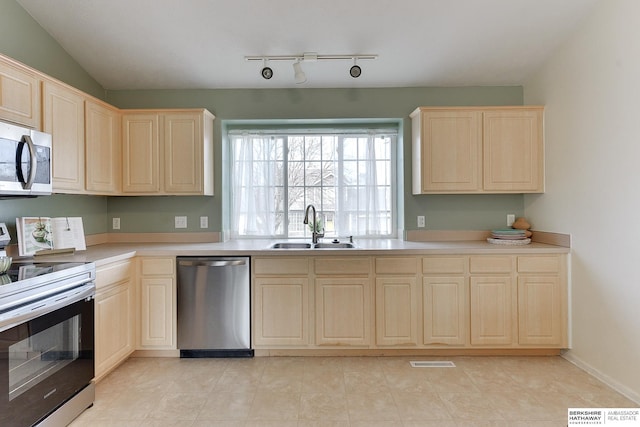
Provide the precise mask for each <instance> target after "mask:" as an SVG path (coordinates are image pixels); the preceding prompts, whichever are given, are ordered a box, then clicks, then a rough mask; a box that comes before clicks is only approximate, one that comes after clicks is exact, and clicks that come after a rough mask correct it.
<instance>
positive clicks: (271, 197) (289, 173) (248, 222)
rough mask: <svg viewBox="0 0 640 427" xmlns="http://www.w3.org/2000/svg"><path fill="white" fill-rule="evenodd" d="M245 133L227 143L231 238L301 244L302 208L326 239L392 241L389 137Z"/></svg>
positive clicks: (305, 229)
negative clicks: (319, 221)
mask: <svg viewBox="0 0 640 427" xmlns="http://www.w3.org/2000/svg"><path fill="white" fill-rule="evenodd" d="M252 132H253V133H254V134H253V135H251V136H239V135H234V136H230V137H229V140H230V141H231V144H232V146H231V150H230V152H231V155H232V159H231V160H232V161H231V166H230V168H231V183H232V189H231V193H232V194H231V199H232V200H231V201H232V203H231V205H232V206H231V207H230V218H231V227H232V233H233V234H234V235H235V236H248V237H250V236H284V237H292V238H295V237H299V238H303V237H304V238H308V237H309V235H310V230H309V229H308V227H307V226H306V225H304V224H302V221H303V218H304V211H305V208H306V206H307V205H309V204H312V205H314V206H315V208H316V211H317V215H318V217H321V218H323V219H324V228H325V235H326V237H331V236H345V235H353V236H356V237H359V236H360V237H361V236H372V235H376V236H377V235H388V236H393V235H394V233H395V231H394V227H393V225H392V224H393V222H394V213H393V208H394V202H393V198H394V193H395V190H394V188H393V185H394V179H393V177H392V175H391V174H392V171H393V167H392V161H393V153H394V148H393V141H395V139H394V138H393V137H389V136H386V135H385V136H375V135H368V134H363V135H346V136H345V135H313V134H304V135H282V136H271V135H269V136H266V137H260V136H255V131H252ZM285 153H286V154H285Z"/></svg>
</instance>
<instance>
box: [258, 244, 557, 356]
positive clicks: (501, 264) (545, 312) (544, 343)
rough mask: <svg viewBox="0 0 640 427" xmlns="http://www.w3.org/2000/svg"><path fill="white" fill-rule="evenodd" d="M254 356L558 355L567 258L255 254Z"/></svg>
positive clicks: (533, 256) (555, 255)
mask: <svg viewBox="0 0 640 427" xmlns="http://www.w3.org/2000/svg"><path fill="white" fill-rule="evenodd" d="M253 267H254V268H253V307H254V308H253V342H254V344H255V346H256V348H257V349H271V348H273V349H314V348H315V349H327V348H329V349H342V348H344V349H347V348H361V349H375V348H379V349H405V350H406V349H474V348H477V349H485V350H486V349H496V350H500V349H519V348H522V349H538V348H540V349H562V348H566V347H567V338H566V337H567V332H566V329H567V295H566V294H567V271H566V255H564V254H549V255H547V254H545V255H508V254H506V255H433V256H397V257H396V256H349V257H343V258H338V257H333V256H331V257H329V256H322V257H321V256H317V257H295V256H292V257H289V256H285V257H279V256H278V257H254V258H253Z"/></svg>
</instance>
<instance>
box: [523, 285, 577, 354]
mask: <svg viewBox="0 0 640 427" xmlns="http://www.w3.org/2000/svg"><path fill="white" fill-rule="evenodd" d="M562 302H563V298H562V295H561V287H560V278H559V277H557V276H529V275H521V276H519V277H518V342H519V343H520V344H524V345H548V346H561V345H562V344H563V341H564V340H563V333H562V331H563V330H564V328H565V327H566V326H565V321H564V319H563V316H562V312H563V310H562Z"/></svg>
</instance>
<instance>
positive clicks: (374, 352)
mask: <svg viewBox="0 0 640 427" xmlns="http://www.w3.org/2000/svg"><path fill="white" fill-rule="evenodd" d="M560 353H561V350H560V349H557V348H542V349H539V348H536V349H533V348H532V349H529V348H513V349H490V348H467V349H463V348H458V349H454V348H451V349H448V348H443V349H368V348H362V349H344V348H341V349H329V348H327V349H315V348H314V349H284V348H283V349H273V348H271V349H255V353H254V355H255V356H256V357H274V356H324V357H341V356H345V357H357V356H374V357H379V356H417V357H420V356H425V357H426V356H558V355H560Z"/></svg>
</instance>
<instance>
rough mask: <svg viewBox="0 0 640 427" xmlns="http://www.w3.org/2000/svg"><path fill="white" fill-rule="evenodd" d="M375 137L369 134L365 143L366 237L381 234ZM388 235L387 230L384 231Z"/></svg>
mask: <svg viewBox="0 0 640 427" xmlns="http://www.w3.org/2000/svg"><path fill="white" fill-rule="evenodd" d="M375 138H376V135H375V134H373V133H369V135H368V136H367V142H366V160H365V168H366V173H365V176H366V181H365V182H364V183H363V184H364V189H363V190H364V193H365V203H366V205H365V206H366V207H365V211H366V212H367V215H366V216H365V218H364V224H363V225H364V232H365V234H366V235H367V236H379V235H380V234H382V226H383V225H382V224H381V220H382V218H381V217H380V192H379V191H378V172H377V166H378V165H377V163H376V146H375ZM385 231H386V232H387V233H388V230H385Z"/></svg>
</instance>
